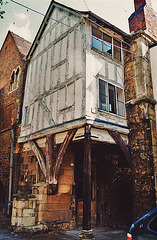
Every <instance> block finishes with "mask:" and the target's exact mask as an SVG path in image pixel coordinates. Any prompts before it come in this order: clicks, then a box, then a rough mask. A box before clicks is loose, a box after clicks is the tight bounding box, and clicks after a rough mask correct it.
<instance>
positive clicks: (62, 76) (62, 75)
mask: <svg viewBox="0 0 157 240" xmlns="http://www.w3.org/2000/svg"><path fill="white" fill-rule="evenodd" d="M59 71H60V83H63V82H65V74H66V63H64V64H62V65H61V66H60V67H59Z"/></svg>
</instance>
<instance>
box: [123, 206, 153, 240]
mask: <svg viewBox="0 0 157 240" xmlns="http://www.w3.org/2000/svg"><path fill="white" fill-rule="evenodd" d="M155 239H156V240H157V207H155V208H153V209H152V210H151V211H149V212H148V213H146V214H145V215H144V216H142V217H141V218H139V219H138V220H137V221H136V222H134V223H133V224H132V225H131V227H130V229H129V232H128V233H127V240H155Z"/></svg>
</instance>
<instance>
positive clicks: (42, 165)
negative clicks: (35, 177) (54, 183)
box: [28, 140, 46, 177]
mask: <svg viewBox="0 0 157 240" xmlns="http://www.w3.org/2000/svg"><path fill="white" fill-rule="evenodd" d="M28 142H29V144H30V147H31V149H32V151H33V152H34V153H35V156H36V158H37V160H38V162H39V166H40V168H41V170H42V171H43V174H44V176H45V177H46V165H45V159H44V155H43V153H42V151H41V149H40V148H39V146H38V144H37V143H36V142H35V141H33V140H30V141H28Z"/></svg>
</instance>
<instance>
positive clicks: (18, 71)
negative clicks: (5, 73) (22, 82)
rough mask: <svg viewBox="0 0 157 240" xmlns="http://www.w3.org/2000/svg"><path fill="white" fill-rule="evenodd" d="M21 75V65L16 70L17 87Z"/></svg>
mask: <svg viewBox="0 0 157 240" xmlns="http://www.w3.org/2000/svg"><path fill="white" fill-rule="evenodd" d="M19 75H20V69H19V67H18V69H17V71H16V88H17V87H18V82H19Z"/></svg>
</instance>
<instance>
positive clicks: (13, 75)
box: [10, 71, 15, 91]
mask: <svg viewBox="0 0 157 240" xmlns="http://www.w3.org/2000/svg"><path fill="white" fill-rule="evenodd" d="M14 80H15V72H14V71H13V73H12V75H11V86H10V90H11V91H13V89H14Z"/></svg>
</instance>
